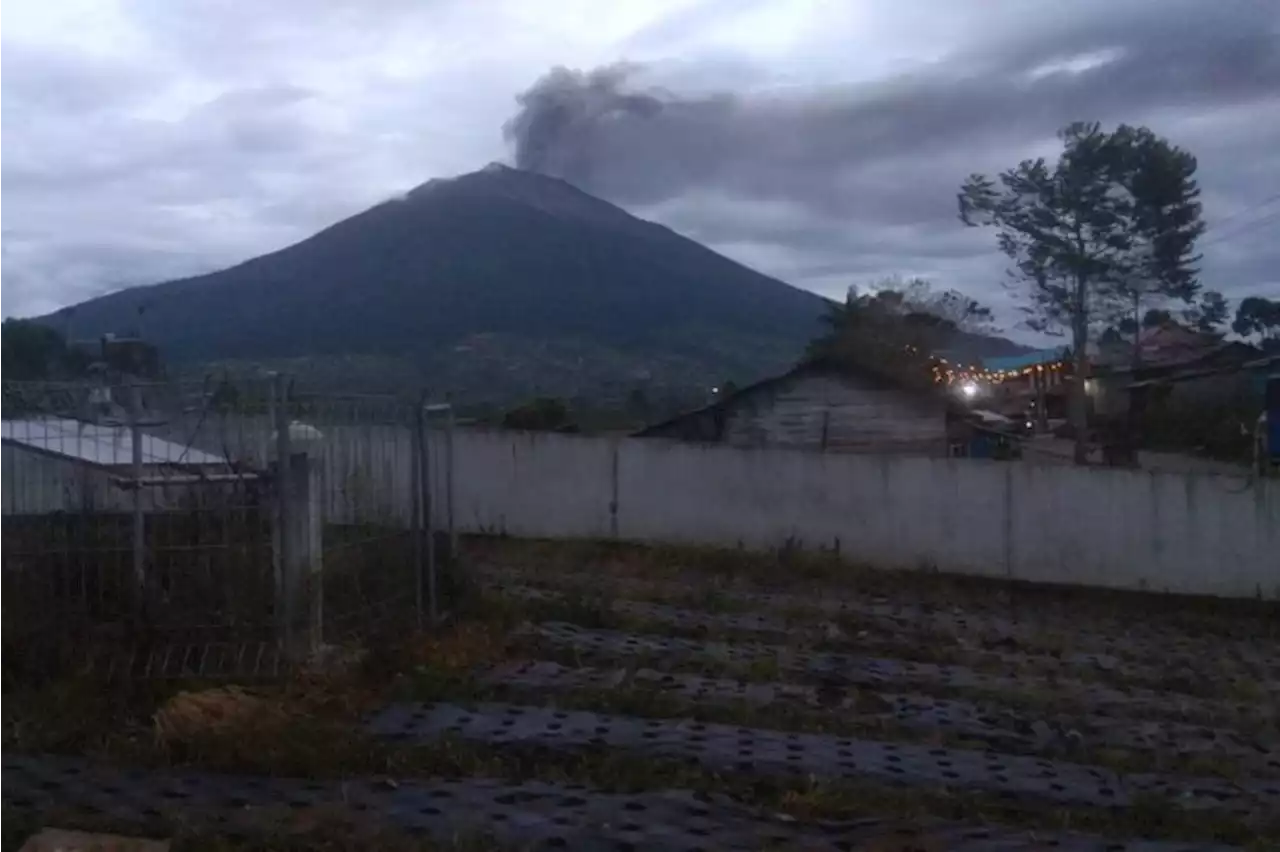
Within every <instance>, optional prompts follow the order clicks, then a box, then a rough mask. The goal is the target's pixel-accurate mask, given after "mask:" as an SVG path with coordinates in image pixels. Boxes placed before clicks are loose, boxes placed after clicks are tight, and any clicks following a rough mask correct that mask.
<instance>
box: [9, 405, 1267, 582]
mask: <svg viewBox="0 0 1280 852" xmlns="http://www.w3.org/2000/svg"><path fill="white" fill-rule="evenodd" d="M318 425H319V426H320V428H321V429H322V430H323V431H324V432H325V437H324V439H323V440H322V441H321V442H320V443H319V445H318V446H317V447H315V448H314V451H315V452H316V453H317V454H318V456H319V457H320V465H321V487H322V489H323V492H324V504H323V511H324V514H325V517H326V519H327V520H328V521H330V522H337V523H356V522H366V523H393V524H397V525H405V526H407V525H408V523H409V521H410V508H411V506H412V489H411V484H412V474H411V464H410V460H411V458H412V455H411V453H412V440H413V439H412V430H410V429H408V428H406V427H393V426H385V427H384V426H349V427H348V426H337V427H332V428H326V427H325V425H324V424H323V423H320V424H318ZM233 431H235V432H236V433H237V435H239V436H241V442H242V444H244V445H254V444H256V445H261V444H263V443H264V442H265V441H266V433H265V430H263V429H257V428H254V429H249V428H241V429H236V430H233ZM258 433H262V434H258ZM220 443H222V442H221V441H220ZM225 443H230V442H225ZM454 459H455V465H456V467H455V475H454V504H453V505H454V519H455V523H456V526H457V529H458V530H459V531H461V532H477V533H505V534H508V535H514V536H528V537H548V538H614V537H616V538H621V539H628V540H651V541H671V542H688V543H699V544H708V545H725V546H736V545H738V544H739V543H741V544H742V545H744V546H747V547H752V548H772V547H779V546H781V545H783V544H785V543H786V542H787V541H788V540H792V541H793V543H796V544H799V545H801V546H805V547H817V546H819V545H821V546H823V547H828V548H829V547H834V546H838V547H839V549H840V551H841V553H842V554H843V555H845V556H846V557H848V558H849V559H851V560H853V561H857V562H863V563H867V564H870V565H873V566H878V567H886V568H888V567H903V568H920V567H926V566H927V567H936V568H937V569H938V570H940V571H947V572H956V573H967V574H978V575H987V576H997V577H1008V578H1014V579H1020V580H1031V581H1041V582H1059V583H1078V584H1086V585H1096V586H1107V587H1114V588H1147V589H1152V590H1167V591H1173V592H1183V593H1193V594H1212V595H1223V596H1234V597H1254V596H1256V595H1259V594H1260V595H1263V596H1265V597H1268V598H1272V599H1277V600H1280V481H1264V482H1254V483H1250V482H1248V481H1246V480H1244V479H1240V478H1236V477H1230V476H1212V475H1204V474H1182V473H1166V472H1148V471H1126V470H1111V469H1096V468H1075V467H1071V466H1067V465H1046V466H1037V465H1036V464H1034V463H1032V462H994V461H983V460H972V459H945V458H928V457H904V456H875V455H860V454H853V455H851V454H841V453H817V452H812V451H805V450H789V449H777V448H770V449H745V448H733V447H726V446H721V445H698V444H688V443H682V442H676V441H667V440H662V439H657V438H644V439H609V438H586V437H577V436H568V435H554V434H532V433H515V432H500V431H479V430H459V431H458V432H457V433H456V435H455V438H454ZM20 465H23V462H21V461H17V460H16V459H14V458H13V456H12V455H11V454H10V453H9V452H8V448H6V455H5V459H4V467H5V468H6V470H5V473H6V474H7V475H6V476H5V478H4V481H5V492H6V494H5V511H6V512H7V511H14V510H15V509H16V506H15V504H14V502H12V501H13V500H15V499H16V497H15V494H14V493H13V491H14V489H15V488H19V490H25V488H20V483H22V484H24V485H25V483H28V482H31V481H34V480H46V482H47V484H46V486H45V487H43V488H42V489H41V490H40V492H39V493H33V494H24V495H22V497H23V501H24V504H26V503H30V505H32V506H33V507H34V506H36V505H38V506H40V507H41V508H42V509H44V510H46V511H47V510H52V509H55V508H62V507H64V506H66V505H67V502H74V501H72V500H71V498H69V497H68V495H69V494H70V490H69V485H70V483H69V482H68V480H67V478H66V472H64V471H62V470H60V469H58V470H55V469H53V468H52V467H49V466H46V465H45V464H43V463H41V464H38V466H37V467H38V470H37V468H28V469H25V470H19V469H18V467H19V466H20ZM446 467H447V465H446V445H445V440H444V435H443V433H441V432H433V433H432V437H431V474H432V493H433V495H434V496H433V506H434V510H435V520H436V523H437V524H438V525H439V526H440V527H443V526H444V525H445V524H446V522H447V519H448V514H447V512H448V500H447V484H446V477H445V470H446ZM11 471H12V473H10V472H11ZM37 472H38V473H39V475H36V474H37ZM26 487H29V486H26ZM30 501H35V502H34V503H31V502H30ZM55 504H58V505H56V506H55ZM24 508H25V506H24ZM68 508H69V507H68ZM17 510H18V511H23V510H24V509H17Z"/></svg>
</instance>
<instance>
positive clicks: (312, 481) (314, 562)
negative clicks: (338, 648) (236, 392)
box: [298, 452, 324, 654]
mask: <svg viewBox="0 0 1280 852" xmlns="http://www.w3.org/2000/svg"><path fill="white" fill-rule="evenodd" d="M298 458H300V459H301V461H302V470H303V474H302V480H303V481H304V482H305V483H306V490H305V492H304V494H303V495H302V499H304V500H305V501H306V503H305V505H306V518H307V530H306V533H307V538H306V542H307V551H306V556H305V563H304V564H305V566H306V572H307V573H306V576H307V594H308V596H309V598H310V602H311V606H310V618H309V619H308V624H307V626H308V628H309V629H308V631H307V633H308V636H309V640H310V641H309V650H310V651H311V653H313V654H314V653H316V652H317V651H319V650H320V646H321V645H323V644H324V504H323V497H324V489H323V488H322V487H321V482H320V465H319V464H318V463H317V462H318V460H317V459H314V458H312V457H311V453H310V452H306V453H302V454H300V455H299V456H298Z"/></svg>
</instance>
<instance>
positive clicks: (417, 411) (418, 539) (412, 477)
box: [409, 395, 426, 630]
mask: <svg viewBox="0 0 1280 852" xmlns="http://www.w3.org/2000/svg"><path fill="white" fill-rule="evenodd" d="M425 406H426V399H425V395H424V397H420V398H419V399H418V404H417V405H416V406H414V412H413V443H412V444H411V445H410V447H409V489H410V495H409V502H410V512H411V513H412V517H411V518H410V521H409V523H410V529H411V530H412V535H413V582H414V617H415V618H416V620H417V626H418V629H419V630H421V629H422V613H423V610H424V608H425V603H426V601H425V600H424V599H423V582H422V572H423V571H424V570H425V565H424V560H423V552H422V526H423V524H422V503H423V499H422V491H423V483H422V480H423V476H422V470H423V461H422V443H423V440H424V435H423V433H424V432H425V431H426V412H425V411H424V407H425Z"/></svg>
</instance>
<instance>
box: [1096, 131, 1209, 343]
mask: <svg viewBox="0 0 1280 852" xmlns="http://www.w3.org/2000/svg"><path fill="white" fill-rule="evenodd" d="M1110 141H1111V147H1112V148H1113V150H1114V153H1115V159H1114V163H1115V164H1114V169H1115V172H1114V175H1113V181H1114V183H1115V185H1116V186H1117V188H1118V189H1120V190H1121V191H1122V192H1123V193H1124V194H1125V196H1126V202H1127V206H1128V211H1127V212H1128V217H1127V218H1128V234H1127V236H1128V239H1129V246H1128V250H1127V251H1126V252H1125V253H1124V254H1123V255H1120V256H1119V257H1118V258H1117V262H1116V264H1115V265H1114V269H1113V272H1112V275H1113V276H1114V284H1115V286H1116V291H1117V294H1118V295H1119V296H1120V298H1121V300H1122V303H1123V304H1124V307H1122V308H1121V310H1122V311H1124V310H1125V309H1126V308H1127V314H1128V316H1132V317H1133V318H1134V319H1138V318H1140V317H1141V318H1142V325H1143V326H1144V327H1148V328H1151V327H1154V326H1153V325H1151V324H1150V323H1149V322H1148V317H1149V316H1151V315H1152V313H1153V312H1154V314H1155V316H1157V317H1160V319H1159V320H1158V321H1157V323H1156V324H1161V323H1163V322H1168V321H1171V320H1172V319H1173V315H1172V312H1171V311H1169V310H1168V308H1167V307H1166V306H1167V305H1169V304H1172V303H1177V302H1181V303H1182V304H1184V305H1186V306H1188V309H1191V308H1192V307H1193V306H1194V305H1195V300H1196V296H1197V294H1198V293H1199V292H1200V282H1199V280H1198V279H1197V275H1198V272H1199V270H1198V269H1197V268H1196V264H1197V263H1198V262H1199V260H1200V257H1199V256H1198V255H1196V254H1195V241H1196V238H1198V237H1199V236H1200V234H1202V233H1203V232H1204V221H1203V219H1202V218H1201V205H1200V201H1199V198H1200V188H1199V186H1198V184H1197V183H1196V180H1195V173H1196V158H1195V157H1193V156H1192V155H1191V154H1190V153H1188V152H1187V151H1184V150H1182V149H1181V148H1178V147H1176V146H1174V145H1171V144H1170V143H1169V142H1168V141H1166V140H1164V139H1161V138H1160V137H1158V136H1156V135H1155V134H1154V133H1152V132H1151V131H1150V130H1148V129H1147V128H1145V127H1130V126H1128V125H1123V124H1122V125H1120V127H1118V128H1116V130H1115V132H1114V133H1112V134H1111V140H1110ZM1144 309H1145V310H1146V313H1145V314H1144V313H1143V311H1144ZM1140 337H1141V335H1140V334H1138V335H1135V337H1134V341H1133V360H1134V362H1135V363H1137V362H1138V361H1139V360H1140V357H1141V351H1142V349H1141V346H1140Z"/></svg>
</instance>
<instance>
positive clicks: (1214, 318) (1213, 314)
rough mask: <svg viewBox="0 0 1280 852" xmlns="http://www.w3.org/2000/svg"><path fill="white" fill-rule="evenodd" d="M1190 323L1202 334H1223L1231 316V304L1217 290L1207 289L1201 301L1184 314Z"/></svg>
mask: <svg viewBox="0 0 1280 852" xmlns="http://www.w3.org/2000/svg"><path fill="white" fill-rule="evenodd" d="M1182 317H1183V319H1184V320H1185V321H1186V323H1187V324H1188V325H1190V326H1191V327H1192V328H1194V329H1195V330H1196V331H1198V332H1200V333H1201V334H1212V335H1221V334H1222V329H1223V327H1224V326H1225V325H1226V324H1227V320H1229V319H1230V318H1231V304H1230V303H1229V302H1228V301H1227V297H1226V296H1224V295H1222V294H1221V293H1219V292H1218V291H1217V290H1205V291H1204V292H1202V293H1201V294H1200V301H1199V302H1197V303H1196V304H1195V305H1194V306H1193V307H1191V308H1188V309H1187V310H1186V311H1184V312H1183V314H1182Z"/></svg>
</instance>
